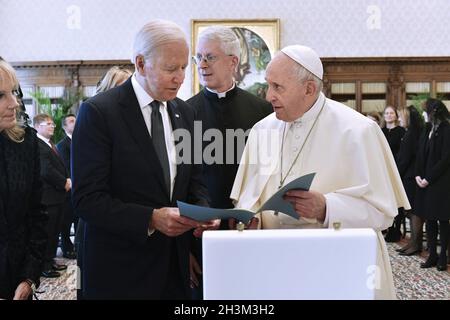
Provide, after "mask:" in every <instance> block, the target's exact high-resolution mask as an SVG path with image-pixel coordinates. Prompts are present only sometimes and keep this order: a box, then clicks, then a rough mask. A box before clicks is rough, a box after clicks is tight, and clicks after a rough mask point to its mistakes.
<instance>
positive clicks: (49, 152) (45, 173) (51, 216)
mask: <svg viewBox="0 0 450 320" xmlns="http://www.w3.org/2000/svg"><path fill="white" fill-rule="evenodd" d="M33 125H34V128H35V129H36V130H37V137H38V138H39V139H38V141H39V157H40V162H41V179H42V183H43V191H42V203H43V204H44V205H45V206H46V207H47V213H48V223H47V235H48V242H47V252H46V254H45V261H44V271H43V272H42V276H43V277H47V278H56V277H59V276H60V274H59V273H58V272H57V271H62V270H65V269H67V266H65V265H61V264H57V263H56V262H55V261H54V258H55V256H56V250H57V248H58V239H59V233H60V232H61V225H62V219H63V210H64V202H65V199H66V195H67V192H69V191H70V189H71V181H70V178H69V173H68V172H67V170H66V167H65V166H64V162H63V160H62V159H61V157H60V156H59V154H58V151H57V150H56V147H55V145H54V144H53V142H52V141H51V140H50V139H51V137H52V136H53V133H54V131H55V123H54V122H53V120H52V118H51V117H50V116H49V115H47V114H38V115H36V116H35V117H34V118H33Z"/></svg>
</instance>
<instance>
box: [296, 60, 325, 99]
mask: <svg viewBox="0 0 450 320" xmlns="http://www.w3.org/2000/svg"><path fill="white" fill-rule="evenodd" d="M292 72H293V73H294V74H295V75H296V77H297V78H298V81H299V82H300V83H303V82H305V81H314V83H315V84H316V88H317V96H319V93H320V92H321V91H322V89H323V82H322V80H320V79H319V78H318V77H316V76H315V75H314V74H313V73H312V72H310V71H308V70H307V69H306V68H305V67H303V66H302V65H301V64H299V63H294V68H293V69H292Z"/></svg>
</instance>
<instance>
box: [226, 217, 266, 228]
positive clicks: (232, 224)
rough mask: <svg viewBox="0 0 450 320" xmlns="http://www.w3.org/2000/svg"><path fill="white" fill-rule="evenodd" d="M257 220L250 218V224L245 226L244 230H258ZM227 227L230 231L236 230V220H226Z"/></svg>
mask: <svg viewBox="0 0 450 320" xmlns="http://www.w3.org/2000/svg"><path fill="white" fill-rule="evenodd" d="M258 223H259V219H258V218H256V217H253V218H251V220H250V222H249V223H247V224H246V225H245V229H258ZM228 227H229V228H230V230H236V219H234V218H230V219H228Z"/></svg>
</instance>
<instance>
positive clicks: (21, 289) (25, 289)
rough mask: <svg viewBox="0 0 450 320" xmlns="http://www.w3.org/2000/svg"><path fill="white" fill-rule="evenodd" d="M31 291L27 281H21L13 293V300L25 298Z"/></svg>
mask: <svg viewBox="0 0 450 320" xmlns="http://www.w3.org/2000/svg"><path fill="white" fill-rule="evenodd" d="M32 293H33V290H31V287H30V285H29V284H28V282H26V281H23V282H21V283H20V284H19V285H18V286H17V289H16V292H15V293H14V300H27V299H28V297H29V296H30V295H31V294H32Z"/></svg>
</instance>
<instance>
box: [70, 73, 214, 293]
mask: <svg viewBox="0 0 450 320" xmlns="http://www.w3.org/2000/svg"><path fill="white" fill-rule="evenodd" d="M168 110H169V115H170V119H171V122H172V127H173V129H177V128H184V129H187V130H189V131H190V132H191V133H193V125H194V123H193V121H194V111H193V110H192V109H191V107H190V106H189V105H187V104H186V103H185V102H183V101H182V100H180V99H175V100H172V101H169V102H168ZM175 114H177V115H178V117H177V116H175ZM192 157H193V155H192ZM72 177H73V193H72V197H73V203H74V207H75V212H76V214H77V215H78V216H80V217H81V218H82V219H83V220H84V221H85V222H86V227H85V236H84V248H83V253H82V254H83V284H82V285H83V297H85V298H87V299H115V298H116V299H117V298H120V299H127V298H128V299H160V298H161V297H162V295H163V292H164V290H165V287H166V285H167V283H168V279H169V277H177V276H178V277H179V278H180V279H182V286H184V289H185V292H186V295H188V293H189V266H188V262H189V240H190V233H189V232H186V233H185V234H183V235H181V236H178V237H175V238H174V237H167V236H166V235H164V234H162V233H160V232H158V231H155V233H154V234H153V235H151V236H148V226H149V223H150V220H151V215H152V212H153V209H155V208H161V207H176V200H182V201H187V202H189V203H193V204H199V205H206V204H207V202H206V200H205V199H206V195H205V193H206V189H205V187H204V186H203V185H202V184H201V166H195V165H192V164H180V165H178V166H177V176H176V181H175V186H174V190H173V196H172V199H170V198H169V194H168V193H167V191H166V190H165V187H164V180H163V174H162V168H161V165H160V163H159V160H158V156H157V154H156V152H155V150H154V148H153V144H152V140H151V137H150V135H149V133H148V130H147V127H146V125H145V122H144V118H143V116H142V112H141V109H140V107H139V104H138V101H137V98H136V95H135V93H134V90H133V87H132V84H131V79H129V80H127V81H126V82H125V83H124V84H123V85H121V86H119V87H117V88H114V89H112V90H110V91H107V92H105V93H102V94H99V95H97V96H95V97H93V98H91V99H89V100H88V101H86V102H85V103H83V104H82V106H81V108H80V112H79V115H78V117H77V123H76V126H75V132H74V134H73V140H72ZM175 246H176V248H177V254H178V264H177V265H178V269H179V274H178V275H177V274H171V273H170V272H169V270H170V265H171V264H170V257H171V256H172V253H173V248H174V247H175Z"/></svg>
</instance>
